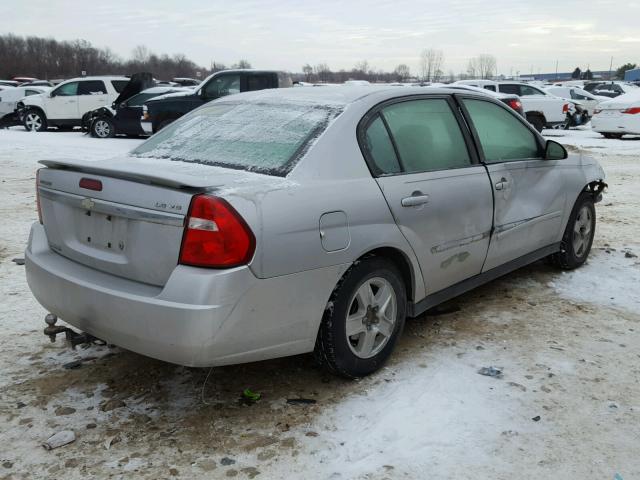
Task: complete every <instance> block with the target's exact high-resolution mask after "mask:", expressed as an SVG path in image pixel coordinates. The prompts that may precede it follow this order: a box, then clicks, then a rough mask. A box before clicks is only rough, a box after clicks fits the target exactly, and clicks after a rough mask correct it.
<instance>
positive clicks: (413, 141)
mask: <svg viewBox="0 0 640 480" xmlns="http://www.w3.org/2000/svg"><path fill="white" fill-rule="evenodd" d="M382 114H383V115H384V118H385V120H386V121H387V124H388V125H389V129H390V130H391V135H392V136H393V139H394V141H395V144H396V147H397V148H398V154H399V155H400V162H401V163H402V166H403V169H404V171H405V172H407V173H411V172H426V171H430V170H445V169H449V168H458V167H465V166H468V165H469V164H470V159H469V152H468V151H467V146H466V144H465V141H464V137H463V136H462V132H461V131H460V126H459V125H458V122H457V120H456V118H455V116H454V114H453V112H452V111H451V107H450V106H449V104H448V102H447V101H446V100H444V99H439V98H438V99H428V100H412V101H408V102H401V103H396V104H393V105H390V106H388V107H386V108H384V109H383V111H382Z"/></svg>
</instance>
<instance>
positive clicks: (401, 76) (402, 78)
mask: <svg viewBox="0 0 640 480" xmlns="http://www.w3.org/2000/svg"><path fill="white" fill-rule="evenodd" d="M393 73H394V74H395V75H396V77H397V79H398V82H406V81H407V80H408V79H409V78H410V77H411V70H410V69H409V66H408V65H406V64H404V63H401V64H400V65H398V66H397V67H396V69H395V70H394V71H393Z"/></svg>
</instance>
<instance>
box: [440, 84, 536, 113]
mask: <svg viewBox="0 0 640 480" xmlns="http://www.w3.org/2000/svg"><path fill="white" fill-rule="evenodd" d="M440 87H442V88H451V89H453V90H467V91H472V92H479V93H484V94H485V95H489V96H491V97H494V98H497V99H498V100H500V101H501V102H502V103H504V104H505V105H508V106H509V107H511V108H512V109H514V110H515V111H516V112H518V113H519V114H520V115H522V116H523V117H524V110H523V109H522V102H521V101H520V97H518V96H517V95H509V94H507V93H499V92H494V91H493V90H487V89H485V88H480V87H474V86H472V85H464V84H450V85H440Z"/></svg>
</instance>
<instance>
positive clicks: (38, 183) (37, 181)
mask: <svg viewBox="0 0 640 480" xmlns="http://www.w3.org/2000/svg"><path fill="white" fill-rule="evenodd" d="M40 170H42V169H41V168H39V169H38V170H36V208H37V209H38V221H39V222H40V223H41V224H42V207H40Z"/></svg>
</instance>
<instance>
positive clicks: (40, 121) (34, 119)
mask: <svg viewBox="0 0 640 480" xmlns="http://www.w3.org/2000/svg"><path fill="white" fill-rule="evenodd" d="M23 124H24V128H26V129H27V130H29V131H31V132H44V131H45V130H46V129H47V117H46V116H45V115H44V113H42V112H41V111H40V110H28V111H27V113H25V115H24V120H23Z"/></svg>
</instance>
